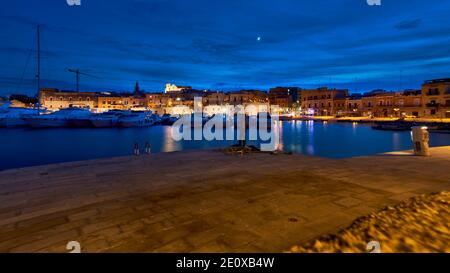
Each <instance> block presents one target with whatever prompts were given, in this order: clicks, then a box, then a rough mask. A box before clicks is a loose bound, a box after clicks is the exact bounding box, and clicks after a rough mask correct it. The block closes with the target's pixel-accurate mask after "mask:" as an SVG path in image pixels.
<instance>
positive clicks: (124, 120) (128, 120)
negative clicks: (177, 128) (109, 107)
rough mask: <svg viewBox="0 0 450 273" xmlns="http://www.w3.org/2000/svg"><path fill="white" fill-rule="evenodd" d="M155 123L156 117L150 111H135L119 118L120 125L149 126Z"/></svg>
mask: <svg viewBox="0 0 450 273" xmlns="http://www.w3.org/2000/svg"><path fill="white" fill-rule="evenodd" d="M154 124H155V119H154V117H153V115H152V113H151V112H149V111H133V112H131V113H130V114H129V115H124V116H122V117H120V118H119V122H118V126H119V127H149V126H153V125H154Z"/></svg>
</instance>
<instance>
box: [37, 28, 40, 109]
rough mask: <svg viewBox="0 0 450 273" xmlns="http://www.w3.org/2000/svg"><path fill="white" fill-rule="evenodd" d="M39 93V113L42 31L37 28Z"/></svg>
mask: <svg viewBox="0 0 450 273" xmlns="http://www.w3.org/2000/svg"><path fill="white" fill-rule="evenodd" d="M36 80H37V92H38V113H39V110H40V107H41V106H40V103H41V29H40V26H39V25H38V26H37V74H36Z"/></svg>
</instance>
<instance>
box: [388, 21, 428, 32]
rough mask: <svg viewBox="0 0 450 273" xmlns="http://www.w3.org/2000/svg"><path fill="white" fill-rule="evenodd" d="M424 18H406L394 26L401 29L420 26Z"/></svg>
mask: <svg viewBox="0 0 450 273" xmlns="http://www.w3.org/2000/svg"><path fill="white" fill-rule="evenodd" d="M421 23H422V19H412V20H404V21H401V22H399V23H397V24H396V25H395V26H394V27H395V28H396V29H399V30H407V29H415V28H418V27H419V26H420V24H421Z"/></svg>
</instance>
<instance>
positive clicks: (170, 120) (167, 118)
mask: <svg viewBox="0 0 450 273" xmlns="http://www.w3.org/2000/svg"><path fill="white" fill-rule="evenodd" d="M177 120H178V118H177V117H174V116H171V115H169V114H164V115H163V116H162V117H161V121H160V124H161V125H173V124H174V123H175V122H176V121H177Z"/></svg>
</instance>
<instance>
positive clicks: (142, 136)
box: [0, 121, 450, 169]
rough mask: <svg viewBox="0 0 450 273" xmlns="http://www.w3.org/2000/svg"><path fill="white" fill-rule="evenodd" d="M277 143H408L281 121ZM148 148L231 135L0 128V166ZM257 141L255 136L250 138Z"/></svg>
mask: <svg viewBox="0 0 450 273" xmlns="http://www.w3.org/2000/svg"><path fill="white" fill-rule="evenodd" d="M276 129H277V131H279V134H280V136H281V139H282V140H281V142H280V144H279V147H280V148H281V149H284V150H286V151H292V152H294V153H302V154H307V155H315V156H322V157H331V158H343V157H351V156H360V155H371V154H377V153H383V152H389V151H398V150H407V149H411V148H412V145H411V135H410V132H389V131H376V130H372V128H371V126H370V125H367V124H357V123H334V122H328V123H322V122H313V121H283V122H280V123H279V124H278V125H277V126H276ZM147 141H148V142H149V143H150V144H151V150H152V152H173V151H181V150H196V149H213V148H218V147H227V146H229V145H231V144H235V143H236V142H235V141H211V142H209V141H180V142H178V141H174V140H173V139H172V137H171V127H169V126H155V127H150V128H129V129H48V130H31V129H0V151H1V157H0V169H7V168H16V167H23V166H33V165H42V164H48V163H57V162H66V161H75V160H86V159H94V158H103V157H111V156H123V155H130V154H132V147H133V145H134V143H136V142H137V143H139V145H140V147H141V149H143V148H144V144H145V142H147ZM250 144H255V145H257V146H259V143H257V142H254V141H253V142H252V141H251V142H250ZM430 144H431V146H443V145H450V134H431V135H430Z"/></svg>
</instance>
